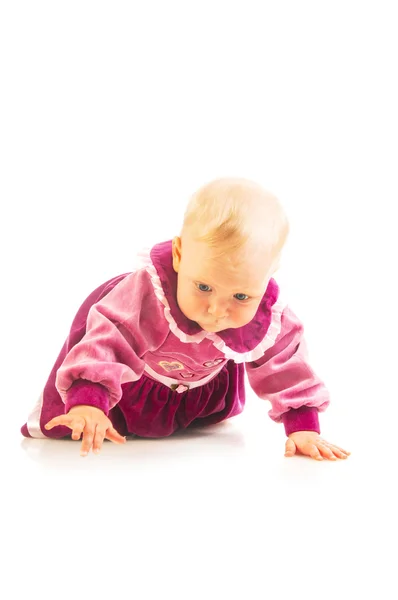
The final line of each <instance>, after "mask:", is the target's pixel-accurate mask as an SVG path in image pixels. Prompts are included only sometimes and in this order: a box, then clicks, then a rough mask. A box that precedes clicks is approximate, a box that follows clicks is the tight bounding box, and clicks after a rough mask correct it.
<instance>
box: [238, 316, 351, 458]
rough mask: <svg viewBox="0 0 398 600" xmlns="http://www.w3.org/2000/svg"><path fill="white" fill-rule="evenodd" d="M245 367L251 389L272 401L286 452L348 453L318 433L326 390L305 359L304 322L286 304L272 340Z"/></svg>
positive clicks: (272, 412)
mask: <svg viewBox="0 0 398 600" xmlns="http://www.w3.org/2000/svg"><path fill="white" fill-rule="evenodd" d="M246 371H247V375H248V379H249V382H250V385H251V387H252V388H253V390H254V392H255V393H256V394H257V395H258V396H259V397H260V398H264V399H265V400H269V402H270V403H271V407H272V408H271V410H270V411H269V413H268V414H269V416H270V417H271V419H273V420H274V421H276V422H282V423H283V424H284V427H285V432H286V435H287V436H288V437H289V439H288V440H287V442H286V456H292V455H293V454H294V453H295V452H296V451H297V452H299V453H301V454H307V455H308V456H312V457H313V458H318V460H319V459H322V457H324V458H330V459H331V460H333V456H337V457H338V458H343V456H342V453H344V454H345V455H348V454H349V453H347V452H346V451H344V450H343V449H341V448H339V447H338V446H334V444H329V442H326V441H325V440H323V439H322V438H321V437H320V427H319V419H318V413H319V412H322V411H324V410H325V409H326V408H327V406H328V405H329V403H330V398H329V393H328V391H327V389H326V387H325V385H324V383H323V381H322V380H321V379H320V378H319V377H318V376H317V374H316V373H315V372H314V370H313V369H312V368H311V366H310V364H309V362H308V355H307V349H306V344H305V340H304V336H303V325H302V323H301V322H300V321H299V319H298V318H297V317H296V315H295V314H294V313H293V311H291V310H290V309H289V308H288V307H285V308H284V310H283V312H282V314H281V319H280V330H279V332H278V335H277V336H276V338H275V341H274V343H273V344H272V345H271V346H270V347H269V348H268V349H267V350H266V351H265V352H264V354H263V356H261V357H260V358H259V359H257V360H255V361H253V362H251V363H246Z"/></svg>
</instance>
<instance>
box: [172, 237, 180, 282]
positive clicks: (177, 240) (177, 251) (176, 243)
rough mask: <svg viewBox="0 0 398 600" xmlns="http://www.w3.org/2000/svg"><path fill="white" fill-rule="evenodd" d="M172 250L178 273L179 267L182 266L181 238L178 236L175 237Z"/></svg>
mask: <svg viewBox="0 0 398 600" xmlns="http://www.w3.org/2000/svg"><path fill="white" fill-rule="evenodd" d="M172 252H173V269H174V271H175V272H176V273H178V269H179V267H180V262H181V238H180V237H178V236H176V237H174V238H173V242H172Z"/></svg>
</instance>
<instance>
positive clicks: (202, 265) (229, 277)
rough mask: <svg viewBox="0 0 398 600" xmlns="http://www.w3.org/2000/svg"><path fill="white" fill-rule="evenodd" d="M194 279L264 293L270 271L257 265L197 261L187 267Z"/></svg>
mask: <svg viewBox="0 0 398 600" xmlns="http://www.w3.org/2000/svg"><path fill="white" fill-rule="evenodd" d="M187 266H188V270H189V275H190V277H191V278H192V279H194V280H196V281H199V282H202V283H207V284H209V285H212V286H215V287H220V288H225V289H233V290H242V291H244V290H249V291H251V292H253V293H258V294H260V293H262V292H263V291H264V290H263V288H264V285H265V284H266V279H267V271H268V269H267V268H266V267H265V265H263V267H259V266H258V265H256V264H255V263H247V262H242V263H236V262H234V261H233V260H220V259H219V260H217V259H216V260H202V261H201V260H195V261H194V262H193V263H192V264H191V265H187Z"/></svg>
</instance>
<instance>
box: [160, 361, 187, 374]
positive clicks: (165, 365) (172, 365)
mask: <svg viewBox="0 0 398 600" xmlns="http://www.w3.org/2000/svg"><path fill="white" fill-rule="evenodd" d="M159 365H160V366H161V367H162V369H164V370H165V371H167V372H168V373H170V371H180V370H181V369H185V367H184V365H182V364H181V363H179V362H167V361H165V360H161V361H160V363H159Z"/></svg>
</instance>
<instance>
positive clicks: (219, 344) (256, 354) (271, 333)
mask: <svg viewBox="0 0 398 600" xmlns="http://www.w3.org/2000/svg"><path fill="white" fill-rule="evenodd" d="M285 307H286V303H285V302H283V301H282V300H280V298H278V300H277V301H276V302H275V304H274V305H273V306H272V309H271V310H272V318H271V323H270V325H269V327H268V331H267V333H266V335H265V337H264V339H263V340H262V341H261V342H260V343H259V344H257V346H256V347H255V348H253V350H249V351H248V352H236V350H232V349H231V348H229V346H227V345H226V343H225V342H224V341H223V340H222V339H221V338H220V337H219V336H218V335H217V334H216V333H209V334H208V335H207V337H208V338H209V339H210V340H211V341H212V342H213V344H214V346H215V347H216V348H217V350H220V352H223V353H224V354H225V357H226V358H228V359H232V360H234V361H235V362H236V363H243V362H253V361H254V360H257V359H258V358H260V357H261V356H263V354H264V352H265V351H266V350H268V348H271V346H273V345H274V344H275V340H276V338H277V337H278V335H279V333H280V330H281V320H282V313H283V311H284V309H285Z"/></svg>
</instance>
